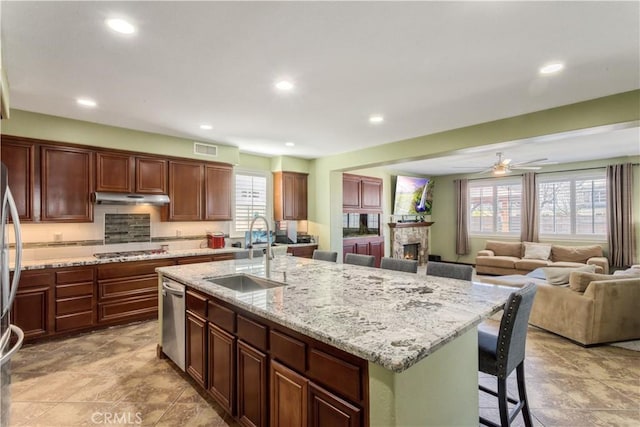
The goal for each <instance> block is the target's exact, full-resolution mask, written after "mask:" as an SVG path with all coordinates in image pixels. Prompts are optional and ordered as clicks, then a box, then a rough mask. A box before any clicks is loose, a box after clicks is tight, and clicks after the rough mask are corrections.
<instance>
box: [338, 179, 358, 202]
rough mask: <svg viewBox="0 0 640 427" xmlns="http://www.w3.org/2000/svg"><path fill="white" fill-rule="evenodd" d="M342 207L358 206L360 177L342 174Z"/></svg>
mask: <svg viewBox="0 0 640 427" xmlns="http://www.w3.org/2000/svg"><path fill="white" fill-rule="evenodd" d="M342 207H343V208H345V209H359V208H360V177H357V176H353V175H347V174H343V175H342Z"/></svg>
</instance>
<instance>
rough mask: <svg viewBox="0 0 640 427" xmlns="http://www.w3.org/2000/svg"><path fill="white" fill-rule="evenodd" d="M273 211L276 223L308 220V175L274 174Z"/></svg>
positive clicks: (295, 173)
mask: <svg viewBox="0 0 640 427" xmlns="http://www.w3.org/2000/svg"><path fill="white" fill-rule="evenodd" d="M273 210H274V216H275V220H276V221H283V220H304V219H307V174H306V173H297V172H274V173H273Z"/></svg>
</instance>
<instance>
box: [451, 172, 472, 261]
mask: <svg viewBox="0 0 640 427" xmlns="http://www.w3.org/2000/svg"><path fill="white" fill-rule="evenodd" d="M454 185H455V197H456V254H458V255H467V254H468V253H469V252H470V244H469V230H468V221H467V213H468V209H469V206H468V201H467V195H468V192H467V180H466V179H456V180H455V181H454Z"/></svg>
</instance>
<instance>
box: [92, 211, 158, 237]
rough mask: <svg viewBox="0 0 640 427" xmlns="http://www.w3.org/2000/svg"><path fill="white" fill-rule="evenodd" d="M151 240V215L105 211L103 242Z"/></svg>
mask: <svg viewBox="0 0 640 427" xmlns="http://www.w3.org/2000/svg"><path fill="white" fill-rule="evenodd" d="M150 241H151V215H149V214H148V213H141V214H132V213H127V214H119V213H116V214H114V213H105V215H104V244H105V245H110V244H114V243H133V242H150Z"/></svg>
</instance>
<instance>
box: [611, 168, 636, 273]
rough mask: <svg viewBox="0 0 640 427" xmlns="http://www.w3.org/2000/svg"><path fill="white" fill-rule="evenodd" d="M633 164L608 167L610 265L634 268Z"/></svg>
mask: <svg viewBox="0 0 640 427" xmlns="http://www.w3.org/2000/svg"><path fill="white" fill-rule="evenodd" d="M632 185H633V165H632V164H631V163H625V164H618V165H609V166H607V204H608V206H607V221H608V226H609V227H608V231H607V233H608V236H607V240H608V242H609V264H610V265H611V266H614V267H623V266H629V265H632V264H633V262H634V259H635V255H636V239H635V237H636V234H635V230H634V226H633V189H632Z"/></svg>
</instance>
